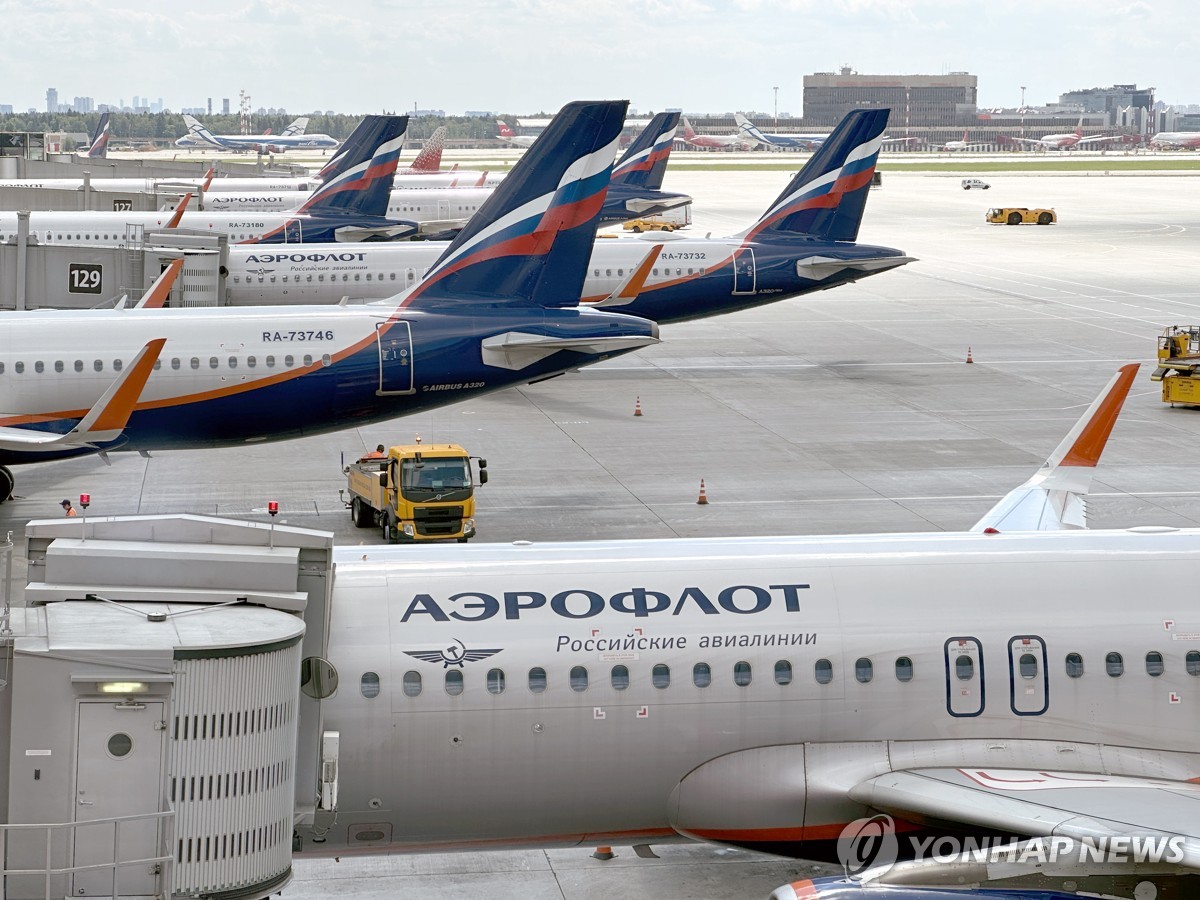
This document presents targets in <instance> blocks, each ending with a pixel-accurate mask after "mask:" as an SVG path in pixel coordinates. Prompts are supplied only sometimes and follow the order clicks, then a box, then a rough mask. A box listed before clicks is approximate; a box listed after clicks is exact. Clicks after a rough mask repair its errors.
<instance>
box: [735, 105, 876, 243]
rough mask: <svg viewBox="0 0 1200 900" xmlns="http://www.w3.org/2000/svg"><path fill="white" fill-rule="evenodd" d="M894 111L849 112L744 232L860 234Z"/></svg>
mask: <svg viewBox="0 0 1200 900" xmlns="http://www.w3.org/2000/svg"><path fill="white" fill-rule="evenodd" d="M889 112H891V110H887V109H856V110H854V111H853V112H851V113H849V114H848V115H847V116H846V117H845V118H844V119H842V121H841V122H839V123H838V126H837V128H835V129H834V130H833V133H832V134H830V135H829V137H828V138H827V139H826V141H825V143H823V144H822V145H821V149H820V150H818V151H817V152H816V153H814V154H813V156H812V158H811V159H810V160H809V161H808V164H807V165H806V166H805V167H804V168H803V169H801V170H800V171H799V172H798V173H797V174H796V177H795V178H793V179H792V182H791V184H789V185H788V186H787V187H786V188H785V189H784V191H783V193H782V194H780V195H779V197H778V199H777V200H776V201H775V202H774V203H772V204H771V207H770V208H769V209H768V210H767V212H766V213H765V214H764V215H763V217H762V218H761V219H759V220H758V221H757V222H756V223H755V224H754V225H752V226H751V227H750V228H749V229H748V230H747V231H746V232H744V233H743V236H744V237H747V238H755V237H759V236H761V237H770V236H771V235H772V234H790V235H797V234H803V235H809V236H811V237H814V238H819V239H821V240H826V241H853V240H854V239H855V238H857V237H858V226H859V223H860V222H861V221H862V214H863V207H865V206H866V202H867V193H868V192H869V191H870V189H871V178H872V176H873V175H874V174H875V162H876V160H877V159H878V158H879V147H880V145H881V144H882V137H883V130H884V129H885V128H886V127H887V120H888V113H889Z"/></svg>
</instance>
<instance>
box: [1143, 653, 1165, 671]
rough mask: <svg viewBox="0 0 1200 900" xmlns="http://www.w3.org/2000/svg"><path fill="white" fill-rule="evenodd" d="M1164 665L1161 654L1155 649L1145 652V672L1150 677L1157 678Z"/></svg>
mask: <svg viewBox="0 0 1200 900" xmlns="http://www.w3.org/2000/svg"><path fill="white" fill-rule="evenodd" d="M1165 669H1166V666H1164V665H1163V655H1162V654H1161V653H1159V652H1158V651H1157V650H1151V651H1150V652H1149V653H1147V654H1146V674H1147V675H1149V676H1150V677H1151V678H1157V677H1158V676H1159V675H1161V674H1162V673H1163V671H1164V670H1165Z"/></svg>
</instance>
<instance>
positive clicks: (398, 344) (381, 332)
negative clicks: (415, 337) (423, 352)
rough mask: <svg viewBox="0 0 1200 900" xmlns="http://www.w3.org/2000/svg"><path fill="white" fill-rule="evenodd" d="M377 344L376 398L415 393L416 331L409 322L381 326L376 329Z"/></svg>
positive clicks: (389, 323)
mask: <svg viewBox="0 0 1200 900" xmlns="http://www.w3.org/2000/svg"><path fill="white" fill-rule="evenodd" d="M375 342H376V344H377V345H378V347H379V389H378V390H377V391H375V394H376V396H379V397H384V396H390V395H395V394H411V393H414V391H413V365H412V364H413V353H412V330H411V329H410V328H409V324H408V322H379V323H378V324H376V326H375Z"/></svg>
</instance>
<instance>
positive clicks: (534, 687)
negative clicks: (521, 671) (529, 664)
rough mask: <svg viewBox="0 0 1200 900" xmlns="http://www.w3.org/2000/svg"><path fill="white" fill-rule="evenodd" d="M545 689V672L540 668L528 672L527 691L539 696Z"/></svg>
mask: <svg viewBox="0 0 1200 900" xmlns="http://www.w3.org/2000/svg"><path fill="white" fill-rule="evenodd" d="M545 689H546V670H545V669H543V668H541V667H540V666H538V667H536V668H533V669H530V670H529V690H530V691H532V692H533V693H535V694H540V693H541V692H542V691H544V690H545Z"/></svg>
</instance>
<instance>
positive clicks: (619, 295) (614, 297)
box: [590, 244, 664, 308]
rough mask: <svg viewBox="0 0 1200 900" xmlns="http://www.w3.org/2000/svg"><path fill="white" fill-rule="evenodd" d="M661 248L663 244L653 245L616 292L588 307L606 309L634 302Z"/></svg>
mask: <svg viewBox="0 0 1200 900" xmlns="http://www.w3.org/2000/svg"><path fill="white" fill-rule="evenodd" d="M663 246H664V245H663V244H655V245H654V246H653V247H651V248H650V252H649V253H647V254H646V258H645V259H643V260H642V262H641V265H639V266H638V267H637V268H636V269H634V270H633V271H632V272H630V273H629V277H628V278H626V279H625V281H623V282H622V283H621V284H620V285H618V286H617V289H616V290H614V291H613V292H612V293H611V294H609V295H608V296H607V297H605V298H604V299H603V300H600V301H598V302H596V303H593V304H590V305H592V306H597V307H606V308H607V307H609V306H625V305H626V304H627V303H632V302H633V301H634V300H636V299H637V298H638V294H640V293H641V292H642V288H644V287H645V286H646V279H647V278H649V277H650V271H651V270H652V269H653V268H654V263H655V262H657V261H658V254H659V253H661V252H662V248H663Z"/></svg>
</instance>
